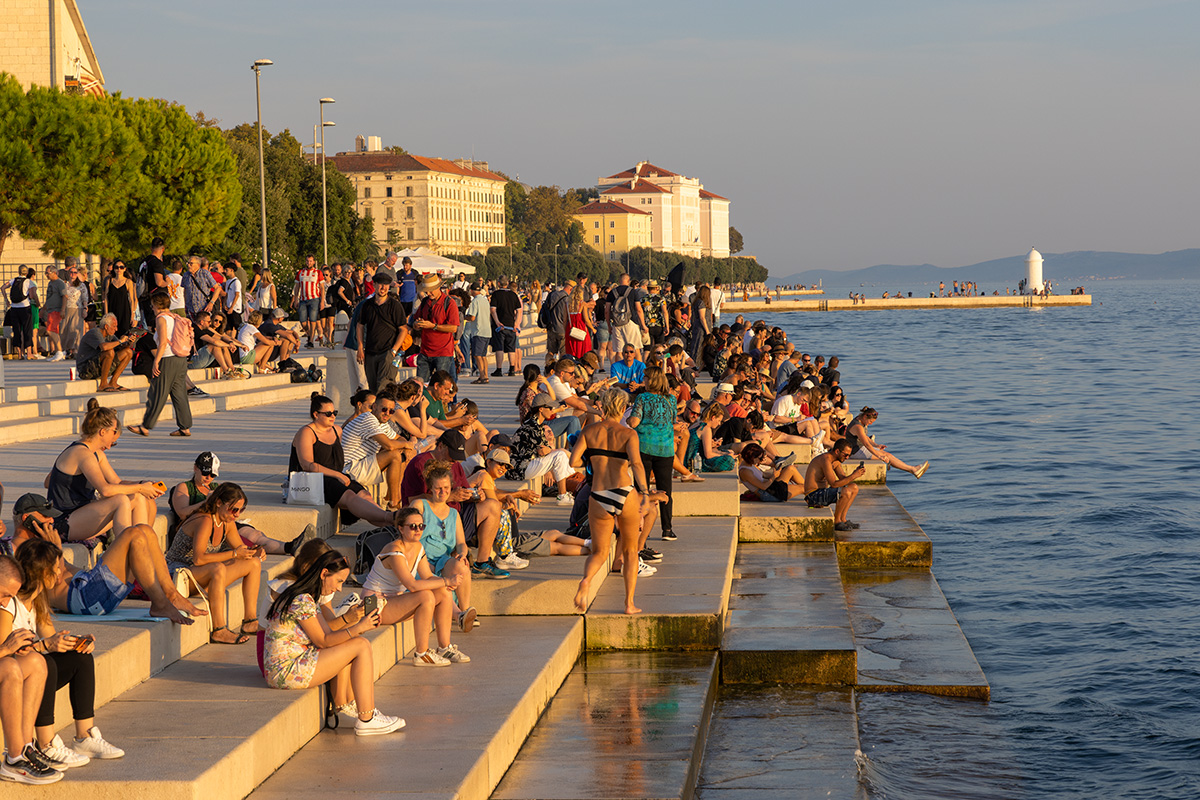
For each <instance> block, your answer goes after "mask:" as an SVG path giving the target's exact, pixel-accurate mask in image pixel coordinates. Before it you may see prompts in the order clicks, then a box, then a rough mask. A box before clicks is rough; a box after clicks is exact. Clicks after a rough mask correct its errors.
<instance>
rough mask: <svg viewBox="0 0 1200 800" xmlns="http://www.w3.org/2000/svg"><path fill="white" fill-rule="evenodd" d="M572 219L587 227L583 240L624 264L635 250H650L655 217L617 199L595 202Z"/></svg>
mask: <svg viewBox="0 0 1200 800" xmlns="http://www.w3.org/2000/svg"><path fill="white" fill-rule="evenodd" d="M572 216H573V217H574V218H575V219H576V220H578V221H579V224H580V225H582V226H583V241H584V243H585V244H589V245H591V246H592V247H594V248H595V249H596V250H598V251H599V252H600V254H601V255H603V256H604V260H605V261H620V260H621V256H623V255H625V254H626V253H628V252H629V251H630V250H632V249H633V248H635V247H649V246H650V233H651V215H650V212H649V211H646V210H645V209H639V208H634V207H633V206H629V205H626V204H624V203H622V202H619V201H617V200H608V199H601V200H593V201H591V202H590V203H588V204H587V205H585V206H583V207H582V208H580V209H578V210H576V211H575V212H574V213H573V214H572Z"/></svg>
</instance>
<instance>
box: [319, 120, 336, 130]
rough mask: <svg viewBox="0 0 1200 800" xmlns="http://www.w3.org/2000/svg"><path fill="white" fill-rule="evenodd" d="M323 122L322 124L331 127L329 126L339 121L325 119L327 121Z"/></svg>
mask: <svg viewBox="0 0 1200 800" xmlns="http://www.w3.org/2000/svg"><path fill="white" fill-rule="evenodd" d="M321 124H322V125H324V126H325V127H326V128H328V127H329V126H331V125H337V123H336V122H331V121H330V120H325V121H324V122H322V123H321Z"/></svg>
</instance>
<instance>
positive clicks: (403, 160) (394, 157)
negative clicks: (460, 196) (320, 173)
mask: <svg viewBox="0 0 1200 800" xmlns="http://www.w3.org/2000/svg"><path fill="white" fill-rule="evenodd" d="M329 160H330V161H331V162H333V164H334V165H335V166H336V167H337V168H338V171H340V172H342V173H343V174H351V173H355V172H424V171H426V170H430V171H433V172H442V173H448V174H450V175H463V176H465V177H468V178H483V179H485V180H492V181H503V180H505V178H504V176H503V175H497V174H496V173H494V172H489V171H487V170H483V169H467V168H466V167H460V166H459V165H458V164H455V163H454V162H453V161H447V160H446V159H444V158H427V157H426V156H414V155H408V154H405V155H399V154H397V153H375V152H372V153H346V154H343V155H336V156H330V157H329Z"/></svg>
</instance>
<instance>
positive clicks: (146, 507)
mask: <svg viewBox="0 0 1200 800" xmlns="http://www.w3.org/2000/svg"><path fill="white" fill-rule="evenodd" d="M129 508H130V516H131V519H130V523H129V524H131V525H149V526H150V527H151V528H153V527H154V517H155V516H156V515H157V514H158V506H157V505H156V504H155V503H154V501H153V500H151V499H150V498H149V497H147V496H146V495H144V494H131V495H129ZM115 522H116V521H115V520H114V523H115ZM115 530H122V529H121V528H115Z"/></svg>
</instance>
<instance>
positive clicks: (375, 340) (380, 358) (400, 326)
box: [356, 272, 458, 393]
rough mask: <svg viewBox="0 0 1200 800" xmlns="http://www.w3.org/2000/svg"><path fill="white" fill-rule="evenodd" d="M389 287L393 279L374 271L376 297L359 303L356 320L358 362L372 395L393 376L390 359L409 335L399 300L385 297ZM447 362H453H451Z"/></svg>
mask: <svg viewBox="0 0 1200 800" xmlns="http://www.w3.org/2000/svg"><path fill="white" fill-rule="evenodd" d="M391 288H392V276H391V275H390V274H389V273H386V272H376V273H375V297H374V299H372V300H368V301H366V302H364V303H363V304H362V310H361V311H360V312H359V317H358V328H357V337H356V338H357V339H358V363H360V364H362V365H363V369H364V371H365V372H366V373H367V388H369V389H370V390H371V391H372V392H374V393H378V392H379V389H380V388H381V387H382V386H384V385H385V384H386V383H387V382H388V381H390V380H391V379H392V378H393V377H394V376H395V373H396V368H395V366H394V365H393V364H392V359H394V358H395V357H396V353H398V352H399V351H400V342H401V340H402V339H403V338H404V335H405V334H406V333H407V332H408V329H407V326H406V325H405V318H404V309H403V308H402V307H401V306H400V301H399V300H397V299H396V298H394V297H389V296H388V294H389V292H390V290H391ZM457 327H458V323H457V322H456V323H455V328H457ZM450 361H451V363H453V362H454V359H453V358H452V359H450ZM426 377H428V376H426Z"/></svg>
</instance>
